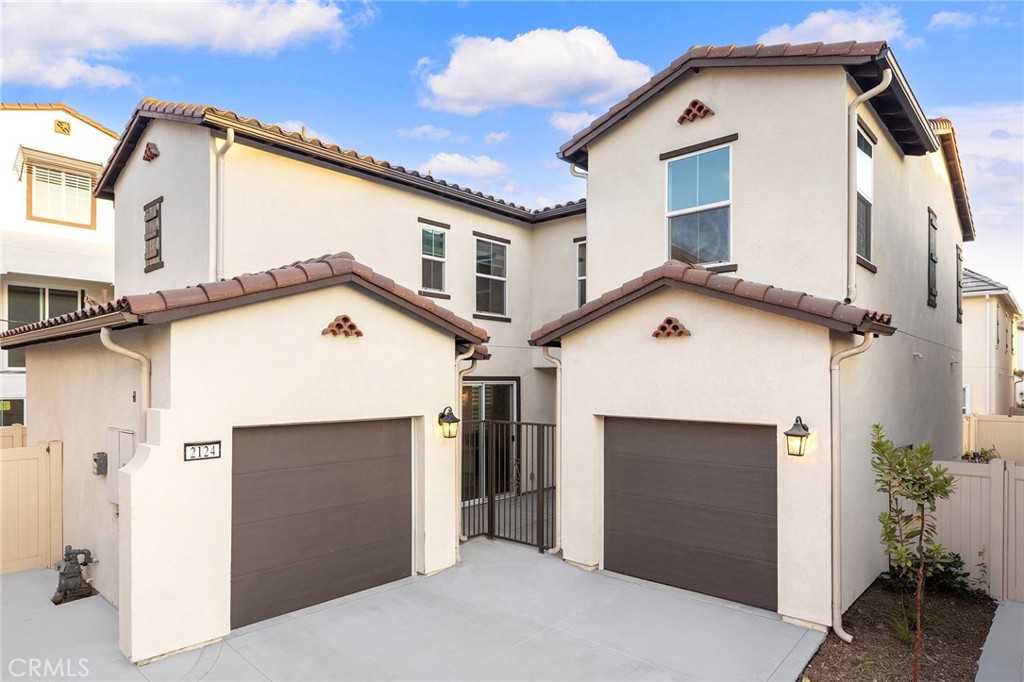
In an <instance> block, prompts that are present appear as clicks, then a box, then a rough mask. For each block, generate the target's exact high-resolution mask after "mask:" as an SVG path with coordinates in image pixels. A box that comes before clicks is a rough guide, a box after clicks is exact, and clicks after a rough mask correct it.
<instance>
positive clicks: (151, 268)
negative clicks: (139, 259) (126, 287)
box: [142, 261, 164, 272]
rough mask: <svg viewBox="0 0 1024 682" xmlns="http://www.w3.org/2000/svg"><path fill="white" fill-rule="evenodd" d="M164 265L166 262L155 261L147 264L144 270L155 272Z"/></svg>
mask: <svg viewBox="0 0 1024 682" xmlns="http://www.w3.org/2000/svg"><path fill="white" fill-rule="evenodd" d="M163 266H164V262H163V261H160V262H159V263H153V264H152V265H147V266H146V267H145V268H143V270H142V271H143V272H153V271H154V270H159V269H160V268H162V267H163Z"/></svg>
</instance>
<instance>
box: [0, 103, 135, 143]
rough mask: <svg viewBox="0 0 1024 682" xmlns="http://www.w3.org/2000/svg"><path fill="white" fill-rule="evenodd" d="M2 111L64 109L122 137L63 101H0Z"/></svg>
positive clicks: (99, 128)
mask: <svg viewBox="0 0 1024 682" xmlns="http://www.w3.org/2000/svg"><path fill="white" fill-rule="evenodd" d="M0 111H63V112H64V113H66V114H68V115H69V116H74V117H75V118H77V119H78V120H80V121H82V122H83V123H88V124H89V125H91V126H92V127H93V128H95V129H96V130H99V131H100V132H103V133H106V134H107V135H110V136H111V137H112V138H114V139H115V140H118V139H120V135H118V134H117V133H115V132H114V131H113V130H111V129H110V128H108V127H106V126H105V125H103V124H102V123H97V122H96V121H94V120H92V119H91V118H89V117H88V116H86V115H85V114H82V113H80V112H78V111H76V110H74V109H72V108H71V107H69V106H68V105H67V104H64V103H63V102H51V103H48V104H47V103H17V102H0Z"/></svg>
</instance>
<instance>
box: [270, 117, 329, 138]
mask: <svg viewBox="0 0 1024 682" xmlns="http://www.w3.org/2000/svg"><path fill="white" fill-rule="evenodd" d="M274 125H276V126H278V127H279V128H281V130H284V131H285V132H288V133H301V132H302V131H303V130H305V131H306V133H305V135H306V137H308V138H316V139H318V140H320V141H321V142H323V143H325V144H338V143H337V142H336V141H335V139H334V138H333V137H331V136H330V135H324V134H323V133H320V132H318V131H316V130H314V129H312V128H310V127H309V126H307V125H306V124H305V122H303V121H300V120H297V119H289V120H287V121H281V122H280V123H275V124H274Z"/></svg>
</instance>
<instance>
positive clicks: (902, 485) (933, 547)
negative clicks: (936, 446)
mask: <svg viewBox="0 0 1024 682" xmlns="http://www.w3.org/2000/svg"><path fill="white" fill-rule="evenodd" d="M871 436H872V437H871V452H872V455H873V457H872V459H871V468H872V469H874V471H875V483H876V484H877V486H878V491H879V492H883V493H886V494H887V495H888V496H889V509H888V510H887V511H884V512H882V513H881V515H880V516H879V517H878V520H879V521H881V523H882V533H881V537H882V542H883V543H884V544H885V553H886V555H887V556H888V557H889V566H890V570H898V571H901V572H910V571H911V570H914V571H916V573H917V580H916V583H917V585H916V588H917V589H916V591H915V596H914V600H915V611H916V618H917V623H916V633H915V637H914V682H917V681H918V679H919V678H920V675H921V603H922V601H923V599H924V581H925V578H926V577H927V576H929V575H931V574H932V572H934V571H935V569H936V568H938V567H940V566H941V565H942V564H943V562H945V561H946V559H947V557H949V554H948V553H947V552H946V550H945V549H944V548H943V547H942V545H940V544H939V543H937V542H935V515H934V514H935V503H936V501H937V500H939V499H943V500H945V499H949V496H950V494H951V493H952V492H953V485H954V484H955V482H956V479H955V478H954V477H953V476H952V475H951V474H950V473H949V471H948V470H947V469H944V468H943V467H940V466H937V465H935V464H934V463H933V462H932V446H931V445H929V444H928V443H923V444H921V445H917V446H914V447H911V448H898V447H896V446H895V445H894V444H893V442H892V441H891V440H888V439H886V437H885V434H884V432H883V431H882V425H881V424H875V425H874V426H872V427H871Z"/></svg>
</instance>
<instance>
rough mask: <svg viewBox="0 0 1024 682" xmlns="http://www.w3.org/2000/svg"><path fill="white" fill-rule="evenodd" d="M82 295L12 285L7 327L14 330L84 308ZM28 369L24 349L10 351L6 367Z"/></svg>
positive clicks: (8, 289)
mask: <svg viewBox="0 0 1024 682" xmlns="http://www.w3.org/2000/svg"><path fill="white" fill-rule="evenodd" d="M81 303H82V294H81V292H80V291H76V290H74V289H51V288H48V287H32V286H20V285H16V284H9V285H8V286H7V328H8V329H14V328H15V327H20V326H22V325H26V324H32V323H33V322H39V321H40V320H45V319H48V318H51V317H57V316H58V315H66V314H67V313H72V312H74V311H76V310H78V309H79V308H80V307H81ZM24 366H25V349H24V348H12V349H11V350H9V351H7V367H8V368H10V369H17V368H23V367H24Z"/></svg>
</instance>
